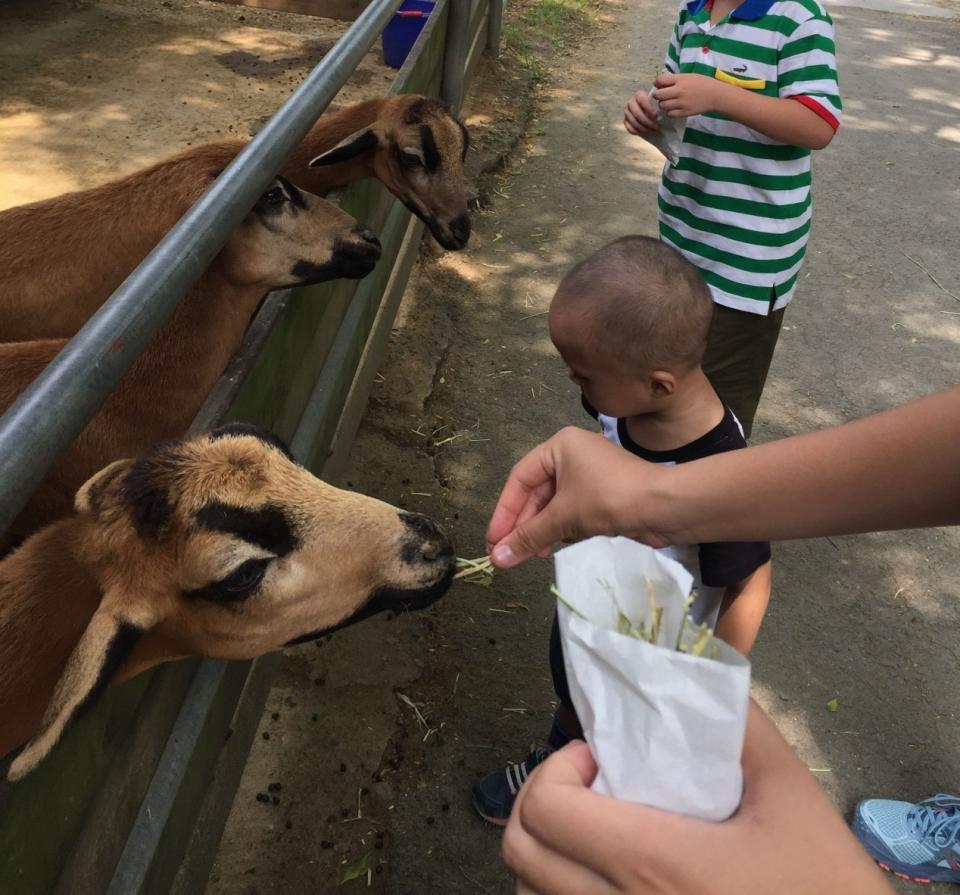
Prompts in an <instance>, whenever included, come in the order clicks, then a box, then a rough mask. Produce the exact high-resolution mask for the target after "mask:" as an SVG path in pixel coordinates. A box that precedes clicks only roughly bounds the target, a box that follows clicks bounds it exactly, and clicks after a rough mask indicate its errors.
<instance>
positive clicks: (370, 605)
mask: <svg viewBox="0 0 960 895" xmlns="http://www.w3.org/2000/svg"><path fill="white" fill-rule="evenodd" d="M453 573H454V565H453V563H450V568H449V569H448V571H446V572H445V573H444V575H443V577H442V578H440V579H439V580H438V581H436V582H434V583H433V584H431V585H429V586H428V587H422V588H419V589H417V590H400V589H399V588H391V587H382V588H380V589H378V590H375V591H374V592H373V593H372V594H370V598H369V599H368V600H367V602H366V603H364V605H363V606H361V607H360V608H359V609H358V610H357V611H356V612H354V613H353V615H350V616H348V617H347V618H345V619H344V620H343V621H342V622H338V623H337V624H335V625H332V626H331V627H329V628H322V629H320V630H318V631H311V632H310V633H309V634H302V635H301V636H300V637H295V638H294V639H293V640H288V641H287V643H286V644H285V646H295V645H296V644H298V643H306V642H307V641H308V640H316V639H317V638H318V637H325V636H326V635H327V634H332V633H333V632H334V631H339V630H340V629H341V628H348V627H349V626H350V625H355V624H356V623H357V622H359V621H363V620H364V619H365V618H370V616H372V615H376V614H377V613H378V612H386V611H388V610H390V611H393V612H413V611H415V610H417V609H425V608H426V607H427V606H430V605H432V604H433V603H436V601H437V600H439V599H440V597H442V596H443V595H444V594H445V593H446V592H447V591H448V590H449V589H450V583H451V582H452V581H453Z"/></svg>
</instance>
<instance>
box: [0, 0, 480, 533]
mask: <svg viewBox="0 0 960 895" xmlns="http://www.w3.org/2000/svg"><path fill="white" fill-rule="evenodd" d="M457 2H462V0H457ZM400 3H401V0H374V2H372V3H371V4H370V6H368V7H367V9H366V10H364V12H363V13H362V14H361V15H360V17H359V18H358V19H357V20H356V22H354V23H353V25H351V27H350V28H349V29H348V30H347V31H346V32H345V33H344V35H343V36H342V37H341V38H340V40H339V41H337V43H336V44H335V45H334V47H333V48H332V49H331V50H330V52H329V53H328V54H327V55H326V56H325V57H324V58H323V59H322V60H321V61H320V63H319V65H317V67H316V68H315V69H314V70H313V71H312V72H311V73H310V74H309V75H308V76H307V79H306V80H305V81H304V82H303V84H302V85H301V86H300V87H299V88H298V89H297V90H296V91H295V92H294V93H293V95H292V96H291V97H290V99H288V100H287V102H286V103H284V105H283V106H282V107H281V108H280V109H279V111H277V113H276V114H275V115H274V116H273V118H271V119H270V121H269V122H267V124H266V125H265V126H264V128H263V130H262V131H261V132H260V133H259V134H258V135H257V137H256V138H255V139H254V140H253V141H252V142H251V143H250V144H249V145H248V146H247V147H245V148H244V150H243V151H242V152H241V153H240V154H239V155H238V156H237V157H236V159H234V160H233V161H232V162H231V163H230V164H229V165H228V166H227V168H226V169H225V170H224V171H223V173H222V174H221V175H220V176H219V177H218V178H217V179H216V180H215V181H214V183H213V185H212V186H211V187H210V189H209V190H208V191H207V192H206V193H205V194H204V195H203V197H202V198H201V199H200V200H199V201H198V202H197V203H196V205H194V206H193V207H192V208H191V209H190V211H188V212H187V213H186V214H185V215H184V216H183V218H181V220H180V221H179V222H178V223H177V225H176V226H175V227H174V228H173V229H172V230H171V231H170V232H169V233H168V234H167V235H166V236H165V237H164V238H163V239H162V240H161V241H160V243H159V244H158V245H157V246H156V248H155V249H154V250H153V251H152V252H150V254H149V255H147V257H146V258H145V259H144V260H143V261H142V262H141V264H140V265H139V266H138V267H137V268H136V269H135V270H134V271H133V272H132V273H131V274H130V276H128V277H127V279H126V280H124V282H123V283H122V284H121V285H120V287H119V288H118V289H117V291H116V292H114V293H113V295H112V296H111V297H110V299H109V300H108V301H107V302H106V304H104V305H103V307H101V308H100V310H98V311H97V313H96V314H94V315H93V317H91V318H90V320H89V321H87V323H86V325H85V326H84V327H83V328H82V329H81V330H80V332H78V333H77V335H76V336H75V337H74V338H73V339H72V340H71V341H70V342H69V344H68V345H67V346H66V347H65V348H64V349H63V351H61V352H60V354H58V355H57V357H56V358H55V359H54V361H53V363H51V364H50V366H48V367H47V369H46V370H44V372H43V373H42V374H41V375H40V376H39V377H38V378H37V379H36V380H35V381H34V382H33V383H32V384H31V385H30V387H29V388H28V389H27V390H26V391H25V392H24V393H23V394H22V395H21V396H20V397H19V398H18V399H17V401H16V403H14V404H13V405H12V406H11V407H10V409H9V410H7V412H6V413H5V414H4V415H3V416H2V417H0V532H2V531H3V530H4V529H6V528H7V527H8V526H9V524H10V523H11V522H12V521H13V519H14V518H16V515H17V513H18V512H19V511H20V509H21V508H22V506H23V505H24V503H26V501H27V499H28V498H29V497H30V495H31V494H32V493H33V491H34V489H35V488H36V487H37V485H39V484H40V482H41V481H42V480H43V478H44V476H45V475H46V473H47V471H48V470H49V469H50V467H51V466H52V465H53V463H54V461H55V460H56V459H57V457H58V456H59V455H60V454H61V453H62V452H63V451H64V450H65V449H66V448H67V447H68V446H69V444H70V442H71V441H73V439H74V438H76V437H77V435H79V434H80V432H81V431H82V430H83V428H84V427H85V426H86V424H87V422H88V421H89V420H90V418H91V417H92V416H93V415H94V414H95V413H96V411H97V409H98V408H99V407H100V405H101V404H103V402H104V401H105V400H106V398H107V396H108V395H109V394H110V392H111V391H112V390H113V389H114V388H115V387H116V385H117V383H118V382H119V381H120V378H121V377H122V376H123V374H124V373H125V372H126V371H127V370H128V369H129V368H130V366H131V365H132V364H133V362H134V361H135V360H136V358H137V356H138V355H139V354H140V352H141V351H143V349H144V348H145V347H146V345H147V343H148V342H149V341H150V339H151V338H152V337H153V335H154V334H155V333H156V332H157V330H158V329H159V328H160V327H161V326H162V325H163V323H164V322H165V321H166V319H167V318H168V317H169V316H170V314H171V313H172V312H173V309H174V308H175V307H176V305H177V302H178V301H179V300H180V298H181V297H182V296H183V294H184V293H185V292H186V291H187V289H189V288H190V286H191V285H192V284H193V283H194V282H195V281H196V279H197V278H198V277H199V276H200V274H201V273H202V272H203V271H204V269H205V268H206V267H207V265H208V264H209V263H210V262H211V261H212V260H213V258H214V257H215V256H216V254H217V252H219V251H220V249H221V248H222V247H223V244H224V243H225V242H226V240H227V238H228V237H229V235H230V233H231V232H232V231H233V230H234V228H235V227H236V226H237V225H238V224H239V223H240V222H241V221H242V220H243V218H244V217H245V216H246V215H247V214H248V212H249V211H250V209H251V208H252V207H253V203H254V202H255V201H256V200H257V198H258V196H259V195H260V194H261V193H262V192H263V191H264V189H266V187H267V185H268V184H269V183H270V181H271V179H272V178H273V177H274V175H275V174H276V172H277V170H278V169H279V168H280V165H281V164H282V163H283V161H284V159H286V157H287V156H288V155H289V154H290V152H291V150H293V148H294V147H295V146H296V144H297V143H299V142H300V140H301V139H303V137H304V135H305V134H306V133H307V131H308V130H309V129H310V127H311V126H312V125H313V122H314V121H315V120H316V119H317V117H319V115H320V114H321V113H322V112H323V110H324V109H326V107H327V105H329V103H330V101H331V100H332V99H333V97H334V96H335V95H336V93H337V91H338V90H339V89H340V87H341V86H342V85H343V83H344V81H346V79H347V78H348V77H349V76H350V74H351V73H352V72H353V70H354V69H355V68H356V66H357V65H358V64H359V62H360V60H361V59H362V58H363V56H364V54H365V53H366V52H367V50H369V48H370V46H371V45H372V44H373V42H374V41H375V40H376V39H377V37H378V36H379V35H380V32H381V31H382V30H383V27H384V25H386V24H387V22H388V21H389V20H390V18H391V17H392V16H393V14H394V12H395V11H396V9H397V8H398V7H399V6H400ZM460 83H461V86H460V89H462V79H461V82H460Z"/></svg>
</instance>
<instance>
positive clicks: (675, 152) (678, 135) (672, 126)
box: [647, 87, 687, 165]
mask: <svg viewBox="0 0 960 895" xmlns="http://www.w3.org/2000/svg"><path fill="white" fill-rule="evenodd" d="M655 92H656V88H653V87H651V88H650V99H651V100H652V101H653V107H654V108H655V109H656V110H657V124H659V125H660V133H659V134H652V135H651V136H649V137H647V141H648V142H649V143H652V144H653V145H654V146H656V147H657V149H659V150H660V152H661V153H663V155H664V156H665V157H666V158H667V159H668V160H669V161H670V164H671V165H675V164H677V163H678V162H679V161H680V144H681V143H682V142H683V133H684V131H685V130H686V129H687V119H686V118H671V117H670V116H669V115H667V114H666V113H665V112H663V111H662V110H661V109H660V103H659V102H657V98H656V96H654V93H655Z"/></svg>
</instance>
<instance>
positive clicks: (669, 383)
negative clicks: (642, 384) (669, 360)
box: [649, 370, 677, 398]
mask: <svg viewBox="0 0 960 895" xmlns="http://www.w3.org/2000/svg"><path fill="white" fill-rule="evenodd" d="M649 381H650V391H651V392H652V393H653V396H654V397H655V398H669V397H670V396H671V395H672V394H673V393H674V392H675V391H676V390H677V380H676V377H675V376H674V375H673V373H671V372H670V371H669V370H654V371H653V372H652V373H651V374H650V380H649Z"/></svg>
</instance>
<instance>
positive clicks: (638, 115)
mask: <svg viewBox="0 0 960 895" xmlns="http://www.w3.org/2000/svg"><path fill="white" fill-rule="evenodd" d="M623 126H624V127H625V128H626V129H627V133H631V134H633V135H634V136H635V137H645V138H646V137H650V136H652V135H653V134H659V133H660V125H659V124H657V110H656V107H655V106H654V104H653V100H652V99H650V95H649V94H648V93H647V91H645V90H638V91H637V92H636V93H635V94H634V95H633V96H631V97H630V101H629V102H628V103H627V108H626V109H625V111H624V113H623Z"/></svg>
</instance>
